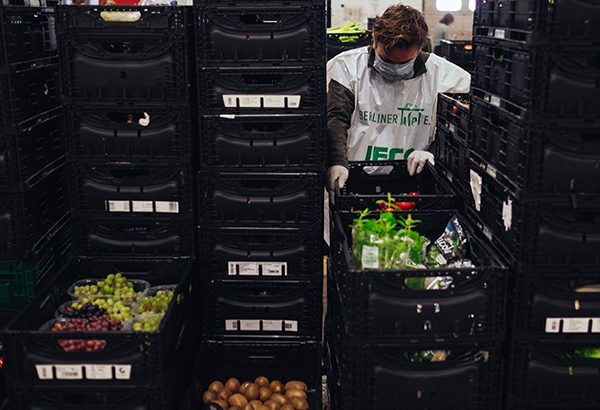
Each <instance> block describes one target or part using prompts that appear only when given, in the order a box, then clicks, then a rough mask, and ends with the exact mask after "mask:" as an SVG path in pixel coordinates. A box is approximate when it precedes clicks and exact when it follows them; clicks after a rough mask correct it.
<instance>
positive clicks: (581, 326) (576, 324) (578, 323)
mask: <svg viewBox="0 0 600 410" xmlns="http://www.w3.org/2000/svg"><path fill="white" fill-rule="evenodd" d="M589 324H590V318H568V319H563V333H587V332H588V328H589Z"/></svg>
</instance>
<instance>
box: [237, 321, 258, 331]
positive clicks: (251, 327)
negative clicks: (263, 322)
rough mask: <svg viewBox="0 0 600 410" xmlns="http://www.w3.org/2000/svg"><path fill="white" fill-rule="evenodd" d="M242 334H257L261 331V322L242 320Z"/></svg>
mask: <svg viewBox="0 0 600 410" xmlns="http://www.w3.org/2000/svg"><path fill="white" fill-rule="evenodd" d="M240 330H241V331H242V332H257V331H259V330H260V320H240Z"/></svg>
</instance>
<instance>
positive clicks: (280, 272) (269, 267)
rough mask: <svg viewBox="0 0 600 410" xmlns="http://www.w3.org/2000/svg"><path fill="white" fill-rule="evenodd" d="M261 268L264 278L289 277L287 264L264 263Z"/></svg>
mask: <svg viewBox="0 0 600 410" xmlns="http://www.w3.org/2000/svg"><path fill="white" fill-rule="evenodd" d="M261 268H262V274H263V276H287V262H281V263H270V262H263V263H262V265H261Z"/></svg>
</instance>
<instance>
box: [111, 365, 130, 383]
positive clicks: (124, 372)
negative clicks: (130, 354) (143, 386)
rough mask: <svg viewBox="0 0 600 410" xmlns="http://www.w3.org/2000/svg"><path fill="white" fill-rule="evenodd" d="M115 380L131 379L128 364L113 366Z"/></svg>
mask: <svg viewBox="0 0 600 410" xmlns="http://www.w3.org/2000/svg"><path fill="white" fill-rule="evenodd" d="M115 379H117V380H129V379H131V365H130V364H116V365H115Z"/></svg>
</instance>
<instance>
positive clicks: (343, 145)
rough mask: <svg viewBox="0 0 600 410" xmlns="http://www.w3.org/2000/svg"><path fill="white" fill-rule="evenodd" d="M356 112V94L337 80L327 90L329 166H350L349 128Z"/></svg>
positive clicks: (332, 81) (331, 82)
mask: <svg viewBox="0 0 600 410" xmlns="http://www.w3.org/2000/svg"><path fill="white" fill-rule="evenodd" d="M353 113H354V94H353V93H352V91H350V90H349V89H347V88H346V87H344V86H343V85H341V84H340V83H338V82H337V81H335V80H331V81H330V82H329V89H328V91H327V139H328V143H329V158H328V160H329V166H333V165H342V166H344V167H346V168H348V130H349V129H350V124H351V122H352V114H353Z"/></svg>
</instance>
